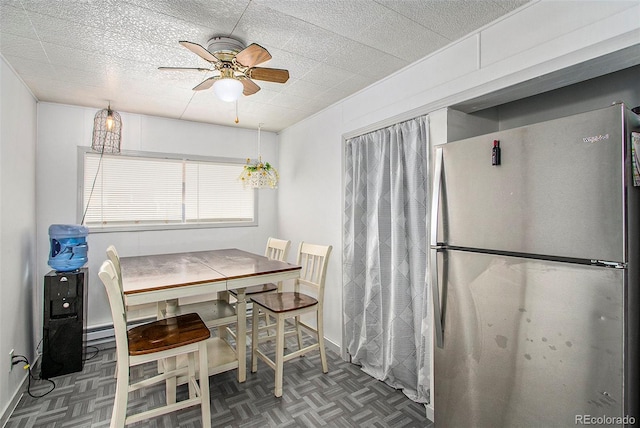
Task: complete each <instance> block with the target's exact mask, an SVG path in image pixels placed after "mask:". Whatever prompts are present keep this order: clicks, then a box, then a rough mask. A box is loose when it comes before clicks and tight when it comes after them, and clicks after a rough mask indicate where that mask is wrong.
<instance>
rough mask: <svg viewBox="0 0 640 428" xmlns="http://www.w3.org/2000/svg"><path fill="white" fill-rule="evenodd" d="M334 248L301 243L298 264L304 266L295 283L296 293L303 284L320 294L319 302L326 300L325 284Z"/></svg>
mask: <svg viewBox="0 0 640 428" xmlns="http://www.w3.org/2000/svg"><path fill="white" fill-rule="evenodd" d="M332 248H333V247H331V245H329V246H325V245H315V244H308V243H306V242H301V243H300V246H299V247H298V258H297V260H296V263H297V264H298V265H300V266H302V269H301V270H300V278H298V279H297V280H296V283H295V289H296V291H300V285H301V284H302V285H306V286H311V287H313V288H315V289H316V291H317V293H318V296H317V299H318V301H319V302H322V301H323V300H324V282H325V279H326V277H327V264H328V263H329V255H330V254H331V249H332Z"/></svg>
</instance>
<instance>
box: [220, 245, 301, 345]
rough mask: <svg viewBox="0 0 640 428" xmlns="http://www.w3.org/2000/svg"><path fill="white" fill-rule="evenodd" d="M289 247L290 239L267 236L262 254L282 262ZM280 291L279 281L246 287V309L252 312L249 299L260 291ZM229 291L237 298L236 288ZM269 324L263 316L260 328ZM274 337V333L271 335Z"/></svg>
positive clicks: (267, 326) (231, 332)
mask: <svg viewBox="0 0 640 428" xmlns="http://www.w3.org/2000/svg"><path fill="white" fill-rule="evenodd" d="M289 248H291V241H287V240H284V239H277V238H269V239H268V240H267V248H266V249H265V252H264V255H265V257H267V258H269V259H272V260H279V261H281V262H284V261H286V260H287V257H288V255H289ZM279 291H282V282H279V283H278V284H273V283H268V284H259V285H253V286H251V287H247V288H246V289H245V295H246V296H247V300H248V301H247V309H250V308H251V313H252V314H253V313H254V312H253V308H252V305H251V301H250V298H251V297H253V296H257V295H259V294H262V293H275V292H279ZM229 293H230V294H231V295H232V296H233V297H235V298H237V297H238V292H237V291H236V290H230V291H229ZM250 318H251V317H249V316H247V319H250ZM270 326H271V323H270V320H269V317H268V316H265V326H264V327H263V328H262V329H261V330H264V329H267V330H268V329H269V328H270ZM229 334H230V335H232V336H233V337H235V334H234V333H233V331H229ZM247 335H249V336H250V335H251V331H247ZM270 337H271V336H267V337H264V338H263V339H264V340H267V339H269V338H270ZM273 337H275V335H274V336H273Z"/></svg>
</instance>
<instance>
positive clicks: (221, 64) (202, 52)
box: [158, 37, 289, 101]
mask: <svg viewBox="0 0 640 428" xmlns="http://www.w3.org/2000/svg"><path fill="white" fill-rule="evenodd" d="M180 44H181V45H182V46H184V47H185V48H187V49H189V50H190V51H191V52H193V53H195V54H196V55H198V56H199V57H200V58H202V59H204V60H205V61H207V62H209V63H210V64H211V67H210V68H200V67H158V69H159V70H195V71H204V72H214V73H216V75H215V76H212V77H209V78H207V79H205V80H204V81H202V82H201V83H200V84H198V85H196V86H195V87H194V88H193V90H194V91H201V90H203V89H209V88H211V87H212V86H213V91H214V93H215V94H216V96H217V97H218V98H220V99H221V100H223V101H235V100H237V99H238V98H239V97H240V94H244V95H253V94H255V93H256V92H258V91H259V90H260V86H258V85H257V84H256V83H255V82H254V81H253V80H262V81H265V82H275V83H285V82H286V81H287V80H289V71H288V70H282V69H279V68H266V67H256V66H257V65H259V64H262V63H263V62H265V61H268V60H270V59H271V54H270V53H269V52H268V51H267V50H266V49H265V48H263V47H262V46H260V45H258V44H256V43H252V44H250V45H249V46H247V47H245V46H244V44H243V43H241V42H240V41H238V40H236V39H232V38H230V37H214V38H212V39H211V40H209V42H208V44H207V48H206V49H205V48H204V47H203V46H201V45H199V44H197V43H193V42H187V41H181V42H180Z"/></svg>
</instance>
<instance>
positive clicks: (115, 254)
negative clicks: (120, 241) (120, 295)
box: [107, 245, 123, 290]
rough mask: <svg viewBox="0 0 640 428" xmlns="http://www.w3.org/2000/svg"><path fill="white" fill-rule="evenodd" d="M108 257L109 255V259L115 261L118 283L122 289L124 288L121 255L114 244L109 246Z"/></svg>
mask: <svg viewBox="0 0 640 428" xmlns="http://www.w3.org/2000/svg"><path fill="white" fill-rule="evenodd" d="M107 257H109V260H111V263H113V267H114V268H115V269H116V274H118V285H119V286H120V290H122V289H123V288H122V270H121V269H120V256H119V255H118V251H116V247H114V246H113V245H109V246H108V247H107Z"/></svg>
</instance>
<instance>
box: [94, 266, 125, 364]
mask: <svg viewBox="0 0 640 428" xmlns="http://www.w3.org/2000/svg"><path fill="white" fill-rule="evenodd" d="M98 277H100V279H101V280H102V283H103V284H104V288H105V290H106V291H107V296H108V298H109V306H110V307H111V317H112V318H113V329H114V330H115V335H116V351H117V354H118V359H119V361H126V360H124V359H123V360H120V358H129V342H128V340H127V312H126V311H125V306H124V296H123V295H122V289H121V288H120V281H119V278H118V272H117V271H116V268H115V266H114V265H113V262H112V261H111V260H105V261H104V262H103V263H102V266H101V267H100V271H99V272H98Z"/></svg>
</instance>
